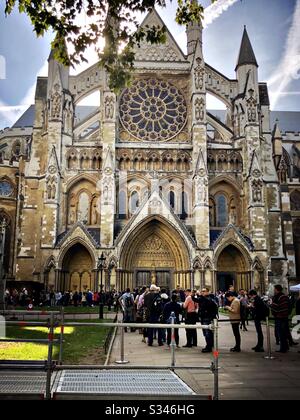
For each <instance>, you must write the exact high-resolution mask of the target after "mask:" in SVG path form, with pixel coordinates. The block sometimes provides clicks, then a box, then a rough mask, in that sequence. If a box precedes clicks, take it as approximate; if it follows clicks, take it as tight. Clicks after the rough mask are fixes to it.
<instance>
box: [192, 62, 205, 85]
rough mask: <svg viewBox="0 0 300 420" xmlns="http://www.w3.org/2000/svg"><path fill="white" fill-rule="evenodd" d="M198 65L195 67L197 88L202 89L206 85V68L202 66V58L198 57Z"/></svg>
mask: <svg viewBox="0 0 300 420" xmlns="http://www.w3.org/2000/svg"><path fill="white" fill-rule="evenodd" d="M196 61H197V66H196V67H195V69H194V79H195V88H196V89H197V90H202V89H203V85H204V69H203V67H202V66H201V58H199V57H198V58H197V59H196Z"/></svg>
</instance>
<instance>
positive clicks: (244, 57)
mask: <svg viewBox="0 0 300 420" xmlns="http://www.w3.org/2000/svg"><path fill="white" fill-rule="evenodd" d="M246 64H253V65H254V66H256V67H258V64H257V61H256V57H255V54H254V51H253V48H252V45H251V42H250V39H249V35H248V32H247V29H246V26H244V33H243V39H242V43H241V48H240V52H239V58H238V62H237V65H236V69H235V70H237V69H238V67H240V66H243V65H246Z"/></svg>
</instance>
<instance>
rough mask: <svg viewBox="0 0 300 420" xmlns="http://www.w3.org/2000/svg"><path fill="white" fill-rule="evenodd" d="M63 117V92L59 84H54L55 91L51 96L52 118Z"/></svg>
mask: <svg viewBox="0 0 300 420" xmlns="http://www.w3.org/2000/svg"><path fill="white" fill-rule="evenodd" d="M60 117H61V94H60V93H59V85H58V84H56V85H55V86H54V93H53V94H52V96H51V118H52V119H54V120H57V119H59V118H60Z"/></svg>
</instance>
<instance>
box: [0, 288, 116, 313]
mask: <svg viewBox="0 0 300 420" xmlns="http://www.w3.org/2000/svg"><path fill="white" fill-rule="evenodd" d="M118 297H119V294H118V293H117V292H116V291H115V290H111V291H109V292H103V293H100V292H93V291H91V290H87V291H86V292H77V291H75V292H71V291H66V292H55V291H54V290H49V291H45V290H43V291H41V292H38V291H36V290H32V291H28V290H27V289H26V288H25V287H24V288H22V289H21V290H19V291H18V290H17V289H11V290H9V289H7V290H6V292H5V302H6V306H7V307H8V308H16V307H18V306H21V307H24V308H28V307H31V306H32V307H56V306H73V307H75V308H76V307H80V306H82V307H85V306H89V307H93V306H97V305H99V303H100V302H102V303H103V304H104V305H106V306H107V307H108V309H109V310H110V309H111V308H112V307H113V306H114V305H116V302H117V300H118V299H117V298H118Z"/></svg>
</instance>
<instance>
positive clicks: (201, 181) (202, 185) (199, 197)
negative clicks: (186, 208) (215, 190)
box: [196, 176, 208, 205]
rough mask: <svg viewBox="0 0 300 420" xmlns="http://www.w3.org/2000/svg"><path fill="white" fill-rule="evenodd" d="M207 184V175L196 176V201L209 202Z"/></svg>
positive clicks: (198, 202)
mask: <svg viewBox="0 0 300 420" xmlns="http://www.w3.org/2000/svg"><path fill="white" fill-rule="evenodd" d="M207 186H208V180H207V178H206V177H202V176H197V177H196V203H197V205H199V204H207Z"/></svg>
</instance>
